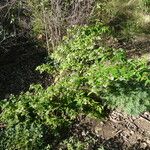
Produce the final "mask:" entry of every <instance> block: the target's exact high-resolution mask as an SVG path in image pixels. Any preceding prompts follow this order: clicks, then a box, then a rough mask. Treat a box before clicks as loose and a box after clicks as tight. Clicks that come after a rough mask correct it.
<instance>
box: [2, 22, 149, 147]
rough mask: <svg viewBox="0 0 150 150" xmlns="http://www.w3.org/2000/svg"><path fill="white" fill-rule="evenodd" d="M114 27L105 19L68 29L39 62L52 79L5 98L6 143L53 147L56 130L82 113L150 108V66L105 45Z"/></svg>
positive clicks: (97, 114)
mask: <svg viewBox="0 0 150 150" xmlns="http://www.w3.org/2000/svg"><path fill="white" fill-rule="evenodd" d="M109 33H110V31H109V28H108V27H106V26H103V25H102V24H101V23H97V24H96V25H90V26H87V25H85V26H74V28H73V29H70V30H68V35H67V36H66V37H64V39H63V42H62V44H61V45H60V46H59V47H58V48H57V49H56V50H55V51H54V52H53V54H52V56H51V61H50V62H49V63H47V64H43V65H42V66H39V67H38V68H37V70H39V71H40V72H45V71H46V72H48V73H50V74H51V75H52V76H53V78H54V82H53V84H52V85H51V86H49V87H48V88H46V89H44V88H43V87H42V86H41V85H34V86H31V88H30V90H29V92H26V93H24V94H21V95H20V96H16V97H14V96H12V97H11V98H10V99H9V100H7V101H6V102H5V101H3V104H2V114H1V117H0V121H1V122H3V123H5V124H6V130H4V132H3V134H2V136H1V138H3V140H2V141H3V143H1V145H3V148H2V149H51V146H52V141H53V138H52V135H53V137H55V139H57V138H58V139H59V137H60V130H62V128H67V127H68V126H69V125H71V124H72V123H73V121H74V120H75V119H76V118H77V117H78V115H79V114H86V115H90V116H95V117H101V116H102V115H103V110H104V107H105V106H106V105H107V106H110V107H113V108H114V107H120V108H122V109H123V110H125V111H127V112H129V113H132V114H138V113H141V112H143V111H146V110H148V109H149V108H150V74H149V71H150V68H149V66H148V65H147V63H146V62H144V61H141V60H132V59H127V57H126V55H125V51H124V50H122V49H118V50H116V49H113V48H109V47H105V46H102V45H103V44H101V42H100V41H101V38H102V36H105V35H108V34H109ZM56 137H57V138H56Z"/></svg>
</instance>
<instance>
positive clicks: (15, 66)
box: [0, 37, 48, 99]
mask: <svg viewBox="0 0 150 150" xmlns="http://www.w3.org/2000/svg"><path fill="white" fill-rule="evenodd" d="M46 56H47V51H46V50H45V49H43V48H42V47H39V46H38V45H37V44H36V42H35V41H34V40H33V39H29V38H27V37H18V38H15V39H11V40H9V43H8V42H7V41H6V42H4V43H1V44H0V99H4V98H8V97H9V95H10V94H19V93H20V92H23V91H26V90H28V88H29V86H30V85H31V84H33V83H43V84H47V83H46V82H47V81H46V80H48V75H45V74H43V75H40V74H39V73H38V72H36V71H35V68H36V67H37V66H39V65H40V64H42V63H44V62H45V57H46Z"/></svg>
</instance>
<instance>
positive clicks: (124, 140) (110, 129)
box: [78, 110, 150, 150]
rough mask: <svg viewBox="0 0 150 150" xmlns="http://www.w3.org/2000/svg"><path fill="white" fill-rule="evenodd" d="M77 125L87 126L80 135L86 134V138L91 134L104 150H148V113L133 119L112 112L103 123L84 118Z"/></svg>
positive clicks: (149, 137) (149, 116)
mask: <svg viewBox="0 0 150 150" xmlns="http://www.w3.org/2000/svg"><path fill="white" fill-rule="evenodd" d="M79 124H80V125H78V127H83V126H84V127H85V126H86V125H88V130H87V128H82V131H80V133H84V135H86V134H87V135H86V136H88V134H89V133H92V134H93V135H94V136H95V137H96V138H97V139H98V141H99V142H98V143H101V144H102V145H103V147H104V149H105V150H149V149H150V113H148V112H145V113H144V114H142V115H140V116H136V117H135V116H130V115H127V114H125V113H122V112H120V111H117V110H114V111H112V112H111V113H110V114H109V116H108V118H107V119H106V120H105V121H100V120H97V119H92V118H89V117H85V118H84V119H83V118H82V121H81V122H80V123H79ZM98 143H97V144H98ZM92 149H94V148H92Z"/></svg>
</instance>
